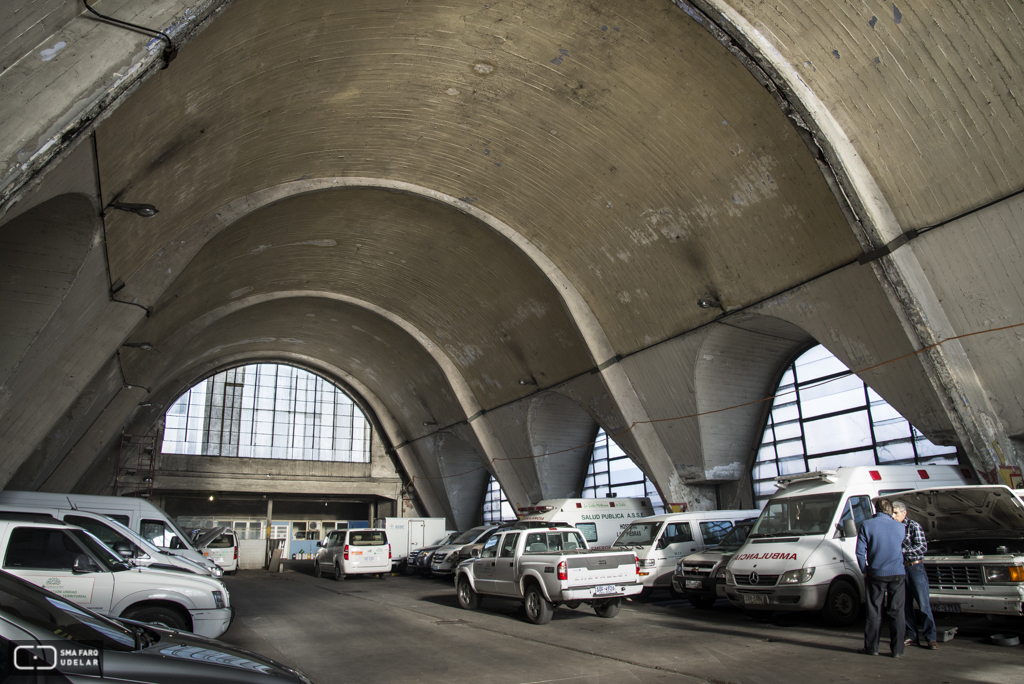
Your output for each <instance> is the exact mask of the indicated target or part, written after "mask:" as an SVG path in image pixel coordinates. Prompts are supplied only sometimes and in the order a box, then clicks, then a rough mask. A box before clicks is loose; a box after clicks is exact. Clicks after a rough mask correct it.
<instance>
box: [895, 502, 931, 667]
mask: <svg viewBox="0 0 1024 684" xmlns="http://www.w3.org/2000/svg"><path fill="white" fill-rule="evenodd" d="M892 512H893V516H892V517H893V518H895V519H896V521H897V522H901V523H903V525H904V526H905V527H906V528H907V535H906V536H905V537H904V538H903V565H904V568H905V569H906V571H907V585H906V586H907V597H906V602H905V606H906V615H907V640H906V642H905V644H908V645H909V644H912V643H917V642H918V637H919V636H924V639H925V641H927V642H928V644H927V646H925V648H927V649H930V650H932V651H934V650H935V649H937V648H938V647H939V644H938V642H936V641H935V631H936V630H935V618H934V616H932V604H931V601H930V600H929V597H928V573H927V572H925V569H924V562H923V561H924V552H925V551H927V550H928V540H927V539H926V538H925V536H924V528H922V527H921V525H920V524H918V523H917V521H915V520H911V519H910V518H908V517H907V505H906V504H905V503H903V502H902V501H893V502H892ZM915 600H917V605H918V606H919V608H920V613H921V615H922V617H923V618H924V624H923V625H922V626H921V633H923V634H921V633H919V632H918V629H917V614H916V613H915V612H914V601H915Z"/></svg>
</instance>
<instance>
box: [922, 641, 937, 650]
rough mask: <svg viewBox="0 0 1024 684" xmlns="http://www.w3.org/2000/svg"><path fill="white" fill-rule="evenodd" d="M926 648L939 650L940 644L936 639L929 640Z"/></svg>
mask: <svg viewBox="0 0 1024 684" xmlns="http://www.w3.org/2000/svg"><path fill="white" fill-rule="evenodd" d="M925 648H927V649H928V650H929V651H937V650H939V644H938V643H936V642H934V641H929V642H928V645H927V646H925Z"/></svg>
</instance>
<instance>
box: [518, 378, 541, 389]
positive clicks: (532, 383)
mask: <svg viewBox="0 0 1024 684" xmlns="http://www.w3.org/2000/svg"><path fill="white" fill-rule="evenodd" d="M519 384H520V385H533V386H534V387H536V386H537V381H536V380H534V379H533V378H530V379H528V380H527V379H526V378H523V379H522V380H520V381H519Z"/></svg>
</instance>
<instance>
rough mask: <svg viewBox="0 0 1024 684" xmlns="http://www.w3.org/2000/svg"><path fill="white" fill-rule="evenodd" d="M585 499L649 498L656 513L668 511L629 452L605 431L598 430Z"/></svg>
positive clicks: (588, 473) (584, 489) (584, 492)
mask: <svg viewBox="0 0 1024 684" xmlns="http://www.w3.org/2000/svg"><path fill="white" fill-rule="evenodd" d="M582 496H583V498H585V499H600V498H603V497H607V496H617V497H634V498H643V497H645V496H646V497H648V498H650V500H651V505H652V506H654V512H655V513H663V512H664V510H665V505H664V503H663V502H662V500H661V496H660V495H659V494H658V490H657V489H655V487H654V483H653V482H651V480H650V479H649V478H648V477H647V476H646V475H644V471H642V470H640V468H638V467H637V465H636V464H635V463H633V461H632V459H630V457H629V456H627V455H626V452H625V451H623V450H622V449H621V448H619V445H618V444H616V443H615V442H614V440H612V439H611V438H610V437H608V433H606V432H605V431H604V429H603V428H599V429H598V431H597V439H596V440H595V441H594V451H593V453H592V455H591V457H590V466H589V467H588V468H587V476H586V479H585V480H584V481H583V492H582Z"/></svg>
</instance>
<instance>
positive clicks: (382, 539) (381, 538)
mask: <svg viewBox="0 0 1024 684" xmlns="http://www.w3.org/2000/svg"><path fill="white" fill-rule="evenodd" d="M348 543H349V544H351V545H352V546H384V545H385V544H387V543H388V536H387V535H386V534H385V533H384V532H383V531H381V530H368V531H365V532H349V533H348Z"/></svg>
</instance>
